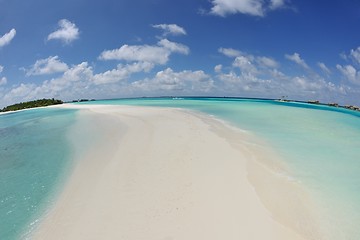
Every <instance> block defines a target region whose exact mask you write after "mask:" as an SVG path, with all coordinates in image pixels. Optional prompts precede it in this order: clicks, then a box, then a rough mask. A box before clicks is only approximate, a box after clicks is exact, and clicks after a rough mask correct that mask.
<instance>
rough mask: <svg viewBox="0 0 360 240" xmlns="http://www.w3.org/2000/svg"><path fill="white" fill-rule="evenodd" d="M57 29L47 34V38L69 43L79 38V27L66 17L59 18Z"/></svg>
mask: <svg viewBox="0 0 360 240" xmlns="http://www.w3.org/2000/svg"><path fill="white" fill-rule="evenodd" d="M58 26H59V29H58V30H56V31H55V32H52V33H50V34H49V35H48V37H47V40H60V41H62V42H64V43H65V44H69V43H71V42H73V41H74V40H76V39H78V38H79V35H80V33H79V29H78V28H77V27H76V25H75V24H74V23H72V22H70V21H69V20H67V19H61V20H60V21H59V22H58Z"/></svg>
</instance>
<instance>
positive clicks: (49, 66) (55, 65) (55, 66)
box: [26, 56, 69, 76]
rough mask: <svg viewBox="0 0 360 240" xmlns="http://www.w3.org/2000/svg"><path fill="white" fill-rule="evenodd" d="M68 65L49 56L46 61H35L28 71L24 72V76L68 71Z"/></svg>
mask: <svg viewBox="0 0 360 240" xmlns="http://www.w3.org/2000/svg"><path fill="white" fill-rule="evenodd" d="M68 68H69V67H68V65H67V64H66V63H64V62H61V61H60V60H59V57H58V56H54V57H52V56H50V57H48V58H46V59H40V60H37V61H36V62H35V63H34V65H32V66H31V68H30V69H28V70H26V75H27V76H31V75H45V74H53V73H59V72H65V71H66V70H68Z"/></svg>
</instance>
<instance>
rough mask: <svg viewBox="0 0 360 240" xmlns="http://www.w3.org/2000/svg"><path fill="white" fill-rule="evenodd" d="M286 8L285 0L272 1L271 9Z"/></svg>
mask: <svg viewBox="0 0 360 240" xmlns="http://www.w3.org/2000/svg"><path fill="white" fill-rule="evenodd" d="M284 6H285V0H271V1H270V6H269V8H270V9H271V10H275V9H278V8H282V7H284Z"/></svg>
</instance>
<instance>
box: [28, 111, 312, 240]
mask: <svg viewBox="0 0 360 240" xmlns="http://www.w3.org/2000/svg"><path fill="white" fill-rule="evenodd" d="M62 107H80V108H87V109H89V110H90V111H88V110H83V111H81V113H80V121H79V123H78V125H77V126H75V128H74V131H73V132H72V133H71V135H72V136H71V137H72V139H73V141H74V145H75V146H78V147H77V148H78V149H79V150H78V151H77V154H76V158H77V159H76V164H75V166H74V171H73V173H72V174H71V176H70V179H69V181H68V182H67V183H66V184H65V187H64V190H63V191H62V193H61V194H60V196H59V199H58V201H57V202H56V203H55V205H54V207H53V209H51V210H50V212H49V214H48V215H47V216H46V217H45V219H44V220H43V222H42V223H41V224H40V226H39V228H38V229H37V231H35V233H34V236H33V239H74V240H75V239H76V240H80V239H86V240H88V239H121V240H122V239H123V240H177V239H183V240H192V239H193V240H200V239H204V240H212V239H219V240H220V239H221V240H231V239H234V240H235V239H236V240H239V239H244V240H250V239H259V240H263V239H270V240H271V239H274V240H275V239H276V240H281V239H286V240H290V239H291V240H296V239H305V238H302V237H300V235H298V233H296V232H295V231H294V230H293V229H294V228H293V227H292V225H291V223H290V224H289V225H287V224H286V222H285V224H280V223H279V222H281V221H282V220H284V219H286V218H282V217H281V216H282V215H281V214H280V215H279V216H280V217H279V218H277V217H276V216H275V215H276V213H274V212H270V211H269V210H268V209H267V208H266V207H269V206H268V205H269V204H268V203H267V202H269V201H263V200H260V198H259V195H258V193H257V192H256V191H255V189H254V187H253V185H252V184H251V183H250V181H249V178H248V169H249V161H252V160H251V159H252V158H253V157H254V155H252V154H253V153H252V152H251V151H252V148H251V147H249V146H250V145H251V144H249V142H248V140H249V138H250V136H249V135H248V134H246V133H242V132H241V131H234V130H233V129H229V128H228V127H227V126H225V125H224V124H223V123H221V122H220V121H216V120H214V119H211V118H206V117H204V116H201V115H198V114H193V113H190V112H186V111H183V110H176V109H162V108H147V107H128V106H96V105H91V106H90V105H64V106H62ZM92 132H93V133H92ZM89 134H94V135H93V136H94V138H91V137H88V138H87V140H86V141H79V140H80V139H81V138H83V137H84V135H85V136H89ZM95 138H97V139H96V140H95ZM80 143H81V144H80ZM80 145H82V146H80ZM95 145H96V146H95ZM84 148H87V149H88V151H87V152H84V151H80V149H84ZM255 165H256V164H254V163H252V164H251V168H256V166H255ZM257 169H261V168H259V167H258V168H257ZM256 174H257V177H254V176H255V175H256ZM258 174H261V171H260V170H258V171H257V170H254V171H252V174H251V176H252V177H251V182H252V183H253V184H254V182H258V181H259V180H258V179H261V176H258ZM260 182H262V180H260ZM270 184H275V183H273V182H271V183H270ZM269 187H275V188H276V187H277V186H275V185H270V186H269ZM260 189H261V188H260ZM260 195H261V194H260ZM265 195H266V194H265ZM270 195H271V194H270ZM270 202H271V200H270ZM270 205H271V204H270ZM270 207H271V206H270ZM275 208H276V207H275ZM295 208H296V206H295ZM274 214H275V215H274ZM295 218H296V216H295ZM285 221H286V220H285Z"/></svg>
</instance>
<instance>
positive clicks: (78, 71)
mask: <svg viewBox="0 0 360 240" xmlns="http://www.w3.org/2000/svg"><path fill="white" fill-rule="evenodd" d="M359 22H360V4H359V2H358V1H356V0H333V1H311V0H301V1H300V0H196V1H194V0H182V1H177V0H172V1H169V0H122V1H118V0H103V1H94V0H71V1H70V0H63V1H45V0H33V1H23V0H0V107H3V106H5V105H8V104H11V103H15V102H19V101H26V100H32V99H37V98H43V97H46V98H52V97H54V98H59V99H62V100H72V99H78V98H120V97H141V96H162V95H169V96H185V95H206V96H210V95H211V96H240V97H270V98H280V97H281V96H288V98H289V99H298V100H310V99H318V100H321V101H323V102H339V103H341V104H353V105H360V97H359V96H360V33H359V31H358V26H359Z"/></svg>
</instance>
